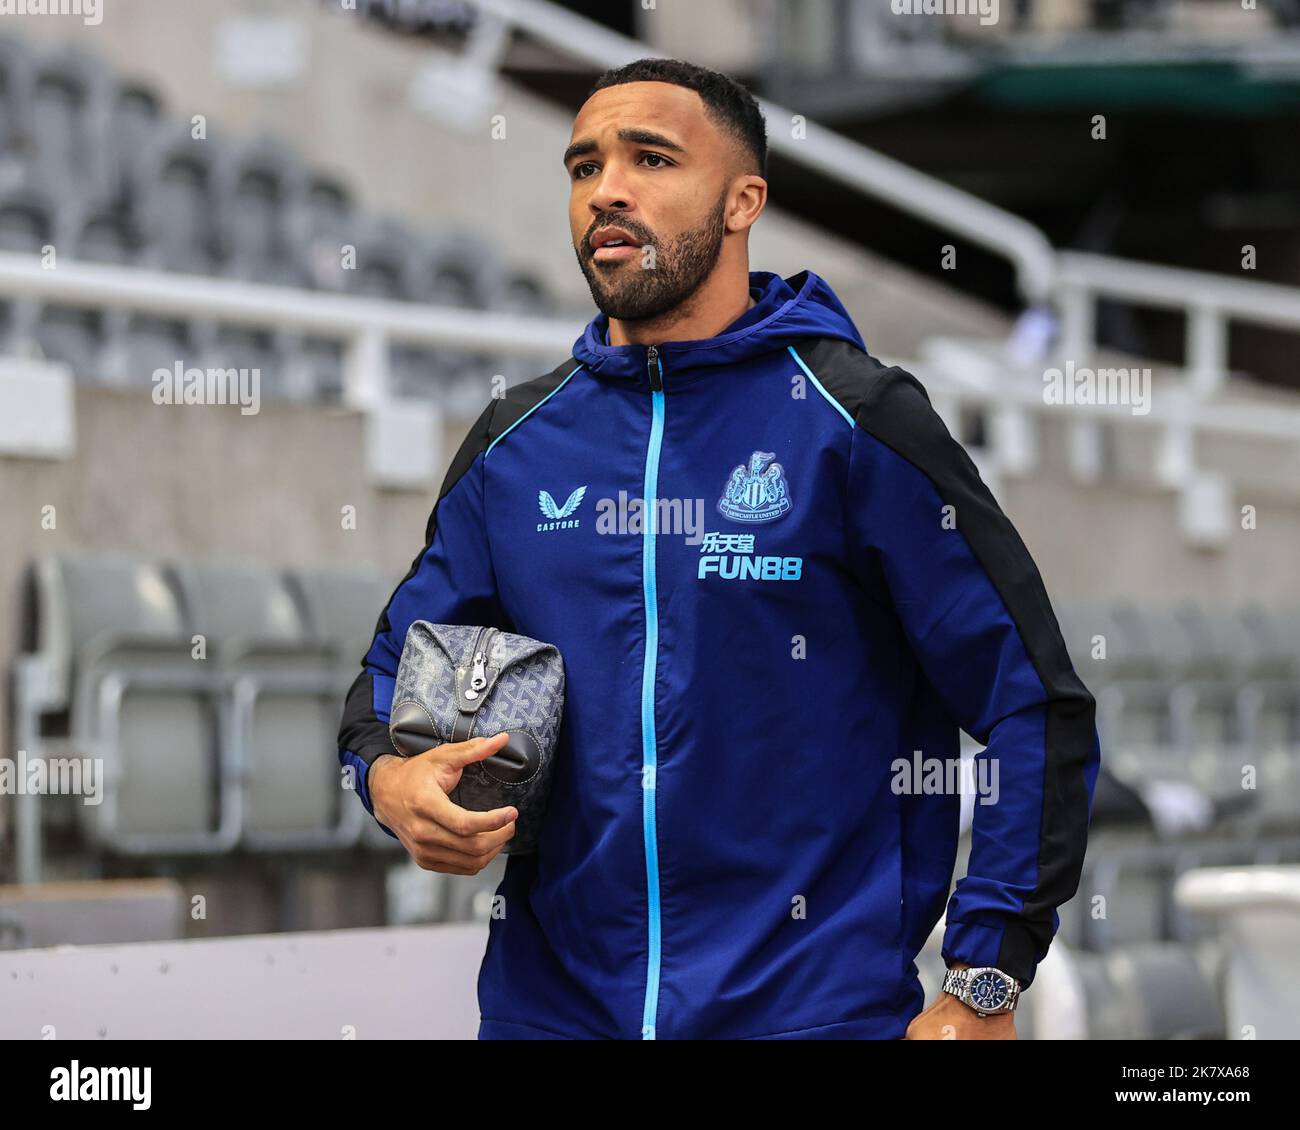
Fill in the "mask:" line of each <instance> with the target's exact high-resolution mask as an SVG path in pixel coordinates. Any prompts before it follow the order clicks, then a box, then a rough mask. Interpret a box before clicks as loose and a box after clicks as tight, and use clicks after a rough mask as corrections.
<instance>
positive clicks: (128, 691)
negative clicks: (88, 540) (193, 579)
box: [33, 555, 236, 854]
mask: <svg viewBox="0 0 1300 1130" xmlns="http://www.w3.org/2000/svg"><path fill="white" fill-rule="evenodd" d="M33 579H34V589H35V608H36V644H37V646H36V654H37V655H39V656H41V657H42V659H43V661H44V662H45V663H46V664H47V666H48V670H49V672H50V687H51V694H50V697H49V699H48V700H47V702H46V703H44V704H43V706H44V707H45V709H46V710H47V711H57V710H59V709H60V708H61V707H62V708H66V709H67V711H68V727H67V733H66V739H67V740H66V742H65V743H64V744H65V746H66V748H67V749H68V750H71V751H73V752H76V751H84V752H90V753H92V755H94V756H98V757H102V758H103V763H104V766H105V776H106V783H105V796H104V799H103V802H102V803H101V804H99V805H94V806H91V805H82V804H77V805H75V810H76V814H77V818H78V821H79V822H80V823H81V824H82V826H83V827H84V829H85V830H86V832H87V833H88V835H89V837H90V839H91V841H92V842H93V843H95V844H96V845H97V846H99V847H101V848H106V849H108V850H111V851H117V852H124V853H162V854H166V853H171V852H188V851H206V850H218V849H219V848H221V847H223V846H229V845H230V844H231V843H232V842H233V838H232V837H233V832H234V830H235V823H234V817H235V815H236V814H235V812H234V809H233V807H232V805H231V800H232V798H231V796H230V795H229V794H228V793H227V794H225V795H219V789H220V780H221V767H220V766H219V764H218V757H219V744H220V743H219V737H218V733H217V727H218V719H217V716H216V709H215V705H216V704H215V698H214V689H215V688H214V687H213V685H212V683H211V680H210V677H209V673H208V670H207V669H206V668H204V667H201V666H199V665H198V664H196V662H195V661H194V660H193V658H192V656H191V652H190V648H191V644H190V637H189V632H188V630H187V629H186V626H185V623H184V617H183V613H182V607H181V604H180V602H179V600H178V599H177V594H176V591H175V589H174V587H173V586H172V585H171V584H170V583H169V580H168V578H167V576H166V574H165V573H164V571H163V570H161V569H160V568H159V567H157V566H156V565H152V564H148V563H144V562H140V561H136V560H134V559H132V558H129V557H125V556H122V555H102V556H101V555H93V556H84V557H76V558H67V557H65V558H47V559H44V560H42V561H40V562H39V563H38V564H37V565H36V567H35V569H34V571H33ZM34 732H40V730H39V728H38V729H37V730H36V731H34ZM83 755H84V753H83Z"/></svg>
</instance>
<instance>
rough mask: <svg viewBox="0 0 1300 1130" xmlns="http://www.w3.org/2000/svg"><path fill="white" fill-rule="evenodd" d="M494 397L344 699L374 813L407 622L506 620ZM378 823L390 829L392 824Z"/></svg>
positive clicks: (350, 743)
mask: <svg viewBox="0 0 1300 1130" xmlns="http://www.w3.org/2000/svg"><path fill="white" fill-rule="evenodd" d="M496 403H497V402H496V401H495V400H493V401H492V402H491V403H490V404H489V405H488V406H487V408H485V409H484V410H483V413H482V414H481V415H480V416H479V418H478V420H476V421H475V423H474V425H473V426H472V427H471V428H470V430H469V433H468V434H467V435H466V437H465V439H464V441H463V442H462V443H461V446H460V449H459V450H458V451H457V452H456V456H455V458H454V459H453V460H452V463H451V466H450V468H448V471H447V475H446V478H445V479H444V481H443V484H442V489H441V491H440V492H439V494H438V498H437V501H436V502H435V503H434V506H433V510H432V511H431V512H430V514H429V521H428V524H427V526H426V527H425V532H424V548H423V549H421V550H420V552H419V553H418V554H417V555H416V557H415V560H414V561H412V562H411V567H410V569H409V570H408V571H407V573H406V576H405V577H403V578H402V580H401V582H400V583H399V584H398V586H397V588H396V589H395V590H394V591H393V594H392V595H391V596H390V597H389V599H388V603H387V604H386V605H385V606H384V610H383V611H382V612H381V613H380V615H379V622H378V624H377V625H376V627H375V634H374V638H373V639H372V641H371V644H370V648H369V650H368V651H367V652H366V654H365V656H364V657H363V658H362V660H361V672H360V674H358V675H357V677H356V679H355V680H354V681H353V683H352V687H351V689H350V690H349V691H348V695H347V701H346V703H345V704H344V709H343V719H342V722H341V723H340V725H339V737H338V745H339V763H340V765H342V766H344V767H348V766H350V767H351V768H352V769H353V770H354V772H355V781H356V791H357V795H358V796H360V798H361V803H362V804H364V805H365V807H366V811H368V812H369V813H370V814H371V815H372V816H374V806H373V804H372V802H371V798H370V787H369V773H370V766H371V765H373V764H374V762H375V760H376V759H377V758H378V757H379V756H380V755H381V754H385V753H392V754H396V753H397V750H396V749H395V748H394V746H393V743H392V739H391V738H390V737H389V735H388V718H389V708H390V706H391V704H392V700H393V688H394V685H395V682H396V678H397V667H398V664H399V662H400V661H401V658H402V646H403V644H404V643H405V641H406V631H407V629H408V628H409V627H410V626H411V624H412V623H413V622H414V621H416V620H428V621H430V622H432V623H435V624H437V623H441V624H473V625H489V626H493V627H506V626H507V625H506V624H505V622H504V617H503V614H502V611H501V607H500V603H499V600H498V597H497V588H496V578H495V575H494V573H493V570H492V561H491V557H490V554H489V550H488V540H487V531H486V529H485V527H484V508H483V459H484V455H485V454H486V451H487V447H488V443H489V435H490V431H491V425H492V414H493V411H494V409H495V408H496ZM379 826H380V827H381V828H383V829H384V831H385V832H387V833H388V834H389V835H390V836H393V832H392V830H391V829H390V828H387V827H385V825H384V824H382V823H380V824H379ZM394 838H396V837H395V836H394Z"/></svg>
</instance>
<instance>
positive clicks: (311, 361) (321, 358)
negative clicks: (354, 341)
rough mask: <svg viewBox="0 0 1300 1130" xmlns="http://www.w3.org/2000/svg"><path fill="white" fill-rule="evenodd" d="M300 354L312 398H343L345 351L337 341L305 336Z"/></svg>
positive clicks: (332, 399) (336, 399)
mask: <svg viewBox="0 0 1300 1130" xmlns="http://www.w3.org/2000/svg"><path fill="white" fill-rule="evenodd" d="M299 356H300V360H301V363H302V365H303V368H304V371H305V373H306V380H307V383H308V386H309V388H310V390H311V399H313V400H317V401H321V400H328V401H338V400H341V399H342V398H343V386H344V379H345V378H344V363H345V361H344V358H345V351H344V348H343V346H342V344H340V343H339V342H337V341H325V340H323V339H321V338H311V337H308V338H304V339H303V340H302V341H301V343H300V345H299Z"/></svg>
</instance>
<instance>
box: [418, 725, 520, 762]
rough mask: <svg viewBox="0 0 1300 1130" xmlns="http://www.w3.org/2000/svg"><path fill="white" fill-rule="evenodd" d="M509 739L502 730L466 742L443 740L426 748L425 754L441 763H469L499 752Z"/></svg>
mask: <svg viewBox="0 0 1300 1130" xmlns="http://www.w3.org/2000/svg"><path fill="white" fill-rule="evenodd" d="M509 740H510V735H509V734H508V733H506V732H505V731H504V730H503V731H502V732H501V733H499V734H493V735H492V737H490V738H471V739H470V740H469V741H467V742H444V743H443V744H442V745H439V746H434V747H433V749H430V750H427V751H426V753H425V756H427V757H429V758H430V759H431V760H433V761H437V762H440V763H441V764H443V765H455V766H462V765H471V764H473V763H474V762H475V761H483V760H484V759H486V758H489V757H491V756H492V755H493V754H494V753H499V752H500V751H501V750H502V749H503V748H505V744H506V743H507V742H508V741H509Z"/></svg>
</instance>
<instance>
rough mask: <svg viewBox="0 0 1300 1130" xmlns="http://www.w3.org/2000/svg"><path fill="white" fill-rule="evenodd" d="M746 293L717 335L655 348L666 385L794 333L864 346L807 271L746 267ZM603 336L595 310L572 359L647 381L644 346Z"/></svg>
mask: <svg viewBox="0 0 1300 1130" xmlns="http://www.w3.org/2000/svg"><path fill="white" fill-rule="evenodd" d="M749 292H750V294H751V295H752V296H753V297H754V298H755V299H756V300H757V301H756V304H755V305H754V306H753V307H751V308H750V309H749V310H747V311H745V313H743V314H742V315H741V316H740V317H739V318H737V319H736V320H735V321H734V322H732V324H731V325H730V326H728V327H727V329H725V330H724V331H723V332H722V333H720V334H718V335H717V336H716V337H710V338H701V339H699V340H696V341H668V342H664V343H663V344H661V345H659V346H658V349H659V356H660V360H661V363H662V365H663V374H664V383H665V385H671V384H673V383H675V382H676V381H677V380H679V379H681V377H682V375H683V374H684V373H688V372H689V374H690V376H691V377H694V376H698V375H699V374H698V373H697V372H695V370H698V369H700V368H701V367H704V366H713V365H729V364H733V363H735V362H740V361H746V360H748V359H749V358H752V357H756V356H759V355H761V354H764V353H770V352H772V351H774V350H783V349H785V347H786V345H787V344H789V342H790V340H791V339H793V338H798V337H825V338H838V339H839V340H841V341H847V342H851V343H853V344H854V345H856V346H857V347H858V348H859V349H863V350H865V349H866V346H865V345H864V344H863V340H862V336H861V335H860V334H859V333H858V329H857V327H856V326H855V325H854V324H853V319H852V318H850V317H849V315H848V311H846V310H845V309H844V306H843V304H842V303H841V302H840V300H839V299H838V298H837V297H836V295H835V292H834V291H833V290H831V288H830V286H829V285H828V284H827V283H826V280H825V279H823V278H821V277H820V276H818V275H816V274H814V273H813V272H812V271H801V272H799V274H797V275H792V276H791V277H790V278H788V279H783V278H781V277H780V276H779V275H777V274H774V273H773V272H771V271H751V272H750V274H749ZM608 335H609V318H608V316H607V315H605V314H603V313H602V314H597V315H596V317H594V318H593V319H592V320H591V321H590V322H588V323H587V327H586V329H585V330H584V331H583V333H582V336H581V337H579V338H578V340H577V341H576V342H574V346H573V356H574V359H575V360H577V361H580V362H582V364H583V365H584V366H585V367H586V368H587V369H589V370H591V371H592V372H593V373H599V374H600V375H601V376H606V377H615V378H620V379H624V380H627V381H630V382H636V383H643V384H646V385H648V384H649V377H648V375H647V369H646V365H647V360H646V356H647V349H648V347H647V346H644V345H610V344H608V341H609V336H608Z"/></svg>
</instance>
